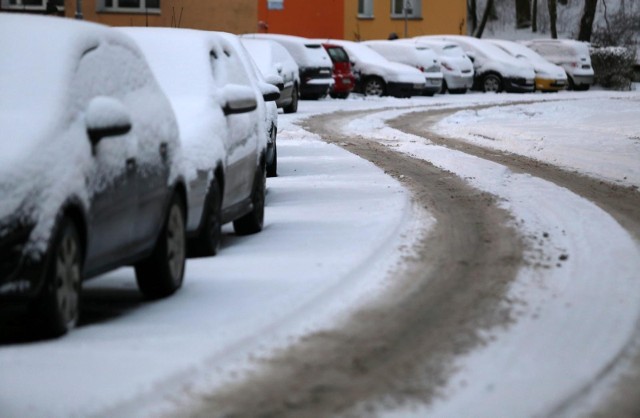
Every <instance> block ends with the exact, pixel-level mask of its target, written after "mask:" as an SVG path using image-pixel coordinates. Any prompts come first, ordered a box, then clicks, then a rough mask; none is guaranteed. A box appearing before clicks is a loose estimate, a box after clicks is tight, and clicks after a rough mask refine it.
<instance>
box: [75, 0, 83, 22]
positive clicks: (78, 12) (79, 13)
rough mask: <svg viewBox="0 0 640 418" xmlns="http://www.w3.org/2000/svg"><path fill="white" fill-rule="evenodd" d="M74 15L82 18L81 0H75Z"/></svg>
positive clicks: (79, 18)
mask: <svg viewBox="0 0 640 418" xmlns="http://www.w3.org/2000/svg"><path fill="white" fill-rule="evenodd" d="M74 17H75V18H76V19H78V20H83V19H84V16H82V0H76V14H75V16H74Z"/></svg>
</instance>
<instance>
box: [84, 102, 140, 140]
mask: <svg viewBox="0 0 640 418" xmlns="http://www.w3.org/2000/svg"><path fill="white" fill-rule="evenodd" d="M84 121H85V125H86V127H87V133H88V134H89V139H90V140H91V144H93V145H96V144H97V143H98V142H100V140H101V139H102V138H105V137H109V136H118V135H124V134H126V133H127V132H129V131H130V130H131V116H130V115H129V111H128V110H127V108H126V107H125V106H124V104H122V102H120V101H119V100H117V99H114V98H112V97H106V96H98V97H94V98H93V99H92V100H91V101H90V102H89V106H87V111H86V113H85V115H84Z"/></svg>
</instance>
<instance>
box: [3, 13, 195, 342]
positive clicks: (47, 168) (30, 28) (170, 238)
mask: <svg viewBox="0 0 640 418" xmlns="http://www.w3.org/2000/svg"><path fill="white" fill-rule="evenodd" d="M52 40H55V41H52ZM0 54H1V55H2V57H3V65H2V68H1V69H0V73H1V76H0V90H1V91H2V95H1V96H0V130H2V138H0V196H1V197H0V300H1V301H2V305H6V304H7V303H17V304H25V305H27V306H30V307H31V308H32V309H34V311H35V313H36V314H37V316H39V317H40V318H41V323H42V325H43V331H44V332H45V333H46V334H47V335H50V336H56V335H61V334H64V333H65V332H67V331H68V330H70V329H71V328H73V327H74V326H75V324H76V323H77V321H78V317H79V312H80V304H81V303H80V301H81V293H82V292H81V288H82V282H83V280H84V279H88V278H91V277H94V276H96V275H99V274H101V273H104V272H106V271H109V270H112V269H115V268H117V267H120V266H123V265H134V266H135V272H136V278H137V282H138V287H139V289H140V291H141V292H142V293H143V294H144V295H145V296H147V297H150V298H158V297H164V296H168V295H170V294H172V293H174V292H175V291H176V290H177V289H178V288H179V287H180V286H181V285H182V279H183V273H184V264H185V255H186V247H185V243H186V239H185V217H186V210H187V208H188V206H187V202H186V195H185V193H186V184H185V182H184V181H183V180H182V177H181V174H180V173H181V164H182V163H181V159H180V153H181V151H180V142H179V139H178V127H177V124H176V119H175V116H174V114H173V111H172V109H171V105H170V104H169V101H168V100H167V98H166V96H165V95H164V93H163V92H162V90H161V88H160V86H159V85H158V83H157V82H156V79H155V77H154V76H153V74H152V72H151V70H150V69H149V67H148V65H147V63H146V61H145V59H144V56H143V54H142V53H141V52H140V50H139V49H138V48H137V46H136V45H135V43H134V42H133V41H132V40H131V39H130V38H128V37H127V36H125V35H123V34H122V33H119V32H117V31H115V30H114V29H112V28H109V27H106V26H103V25H98V24H94V23H86V22H80V21H75V20H70V19H60V18H52V17H40V16H27V15H18V14H15V15H14V14H0Z"/></svg>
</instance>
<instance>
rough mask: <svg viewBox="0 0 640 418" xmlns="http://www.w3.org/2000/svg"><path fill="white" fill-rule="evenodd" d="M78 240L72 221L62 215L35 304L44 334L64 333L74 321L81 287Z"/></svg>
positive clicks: (80, 258)
mask: <svg viewBox="0 0 640 418" xmlns="http://www.w3.org/2000/svg"><path fill="white" fill-rule="evenodd" d="M82 252H83V251H82V241H81V240H80V234H79V233H78V229H77V227H76V225H75V224H74V223H73V221H72V220H71V219H70V218H68V217H64V218H63V219H62V220H61V222H60V224H59V226H58V229H57V232H56V234H55V237H54V239H53V241H52V246H51V248H50V253H49V258H48V260H47V266H46V268H45V269H46V270H45V277H46V280H45V286H44V288H43V290H42V293H41V295H40V298H39V300H38V302H37V305H36V307H35V308H36V310H37V314H38V315H39V317H40V318H41V319H42V320H43V322H42V327H43V329H42V331H43V332H44V333H45V335H46V336H51V337H57V336H60V335H63V334H65V333H67V332H68V331H69V330H71V329H72V328H74V327H75V326H76V324H77V323H78V318H79V316H80V292H81V289H82Z"/></svg>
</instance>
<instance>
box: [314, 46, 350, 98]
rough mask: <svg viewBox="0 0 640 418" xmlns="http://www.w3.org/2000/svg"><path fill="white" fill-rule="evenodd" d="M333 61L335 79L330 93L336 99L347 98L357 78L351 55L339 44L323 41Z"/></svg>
mask: <svg viewBox="0 0 640 418" xmlns="http://www.w3.org/2000/svg"><path fill="white" fill-rule="evenodd" d="M322 46H323V47H324V49H325V50H326V51H327V53H328V54H329V56H330V57H331V61H332V62H333V81H334V84H333V86H331V91H330V92H329V95H330V96H331V97H333V98H334V99H346V98H347V97H348V96H349V93H351V91H352V90H353V89H354V87H355V85H356V78H355V76H354V75H353V72H352V71H351V61H349V55H348V54H347V52H346V51H345V50H344V48H342V47H341V46H339V45H334V44H328V43H323V44H322Z"/></svg>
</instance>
